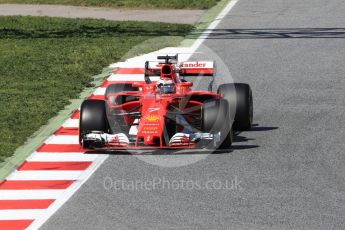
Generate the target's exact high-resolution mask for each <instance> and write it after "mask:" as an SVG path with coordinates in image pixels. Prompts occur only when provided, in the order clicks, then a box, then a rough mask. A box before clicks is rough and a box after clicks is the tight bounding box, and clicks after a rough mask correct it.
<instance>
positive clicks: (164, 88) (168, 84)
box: [157, 79, 175, 94]
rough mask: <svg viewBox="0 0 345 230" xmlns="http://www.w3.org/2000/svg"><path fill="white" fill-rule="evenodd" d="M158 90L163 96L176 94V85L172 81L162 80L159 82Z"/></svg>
mask: <svg viewBox="0 0 345 230" xmlns="http://www.w3.org/2000/svg"><path fill="white" fill-rule="evenodd" d="M157 88H158V92H160V93H162V94H168V93H175V84H174V82H173V80H171V79H160V80H159V81H158V82H157Z"/></svg>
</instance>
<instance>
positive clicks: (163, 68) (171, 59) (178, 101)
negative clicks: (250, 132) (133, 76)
mask: <svg viewBox="0 0 345 230" xmlns="http://www.w3.org/2000/svg"><path fill="white" fill-rule="evenodd" d="M158 60H160V61H156V62H149V61H147V62H146V64H145V74H143V81H141V82H128V83H126V84H124V83H115V84H110V85H109V86H108V87H107V89H106V93H105V100H92V99H88V100H85V101H84V102H83V103H82V105H81V111H80V124H79V140H80V144H81V145H82V146H83V148H85V149H145V148H173V149H176V148H205V147H206V148H212V149H228V148H230V146H231V144H232V137H233V130H247V129H250V127H251V124H252V117H253V105H252V93H251V89H250V87H249V85H247V84H242V83H232V84H222V85H220V86H219V88H218V91H217V93H215V92H212V87H210V88H209V90H207V91H193V90H192V89H191V87H192V86H193V82H187V81H186V80H185V79H184V78H185V76H193V75H194V76H200V75H202V76H212V77H213V75H214V68H213V62H182V63H178V60H177V55H176V56H168V55H167V56H158ZM153 78H158V81H152V79H153ZM210 85H211V84H210Z"/></svg>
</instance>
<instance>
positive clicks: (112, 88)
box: [105, 83, 138, 97]
mask: <svg viewBox="0 0 345 230" xmlns="http://www.w3.org/2000/svg"><path fill="white" fill-rule="evenodd" d="M125 91H138V88H136V87H133V86H132V84H125V83H119V84H111V85H109V86H108V87H107V89H106V91H105V96H106V97H107V96H108V95H109V94H115V93H120V92H125Z"/></svg>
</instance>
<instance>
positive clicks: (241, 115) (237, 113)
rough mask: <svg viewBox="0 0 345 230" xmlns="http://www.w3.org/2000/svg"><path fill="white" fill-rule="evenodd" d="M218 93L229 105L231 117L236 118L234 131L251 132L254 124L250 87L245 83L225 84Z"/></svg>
mask: <svg viewBox="0 0 345 230" xmlns="http://www.w3.org/2000/svg"><path fill="white" fill-rule="evenodd" d="M217 92H218V94H220V95H221V96H222V97H223V98H224V99H225V100H226V101H227V102H228V103H229V108H230V113H231V117H232V118H234V123H233V129H234V130H238V131H244V130H249V129H250V128H251V126H252V122H253V96H252V90H251V88H250V86H249V85H248V84H244V83H229V84H223V85H220V86H219V88H218V91H217Z"/></svg>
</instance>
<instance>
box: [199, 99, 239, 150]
mask: <svg viewBox="0 0 345 230" xmlns="http://www.w3.org/2000/svg"><path fill="white" fill-rule="evenodd" d="M229 111H230V109H229V104H228V102H227V101H226V100H224V99H211V100H207V101H205V102H204V104H203V106H202V109H201V127H202V131H203V132H207V133H211V134H213V135H214V140H213V143H212V144H211V143H209V144H208V145H207V148H217V149H229V148H230V147H231V145H232V137H233V132H232V120H231V116H230V113H229Z"/></svg>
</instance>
